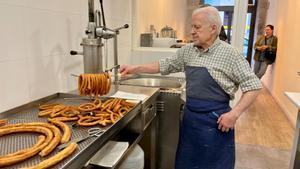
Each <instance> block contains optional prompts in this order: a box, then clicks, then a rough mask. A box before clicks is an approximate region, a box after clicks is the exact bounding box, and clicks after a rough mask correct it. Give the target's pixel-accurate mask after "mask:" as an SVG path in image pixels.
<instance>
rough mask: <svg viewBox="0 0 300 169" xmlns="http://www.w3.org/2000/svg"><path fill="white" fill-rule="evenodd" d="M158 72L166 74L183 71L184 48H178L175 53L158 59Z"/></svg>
mask: <svg viewBox="0 0 300 169" xmlns="http://www.w3.org/2000/svg"><path fill="white" fill-rule="evenodd" d="M159 68H160V73H161V74H162V75H167V74H170V73H176V72H183V71H184V49H183V48H180V49H178V50H177V52H176V54H175V55H173V56H171V57H167V58H164V59H160V60H159Z"/></svg>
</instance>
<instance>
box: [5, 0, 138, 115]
mask: <svg viewBox="0 0 300 169" xmlns="http://www.w3.org/2000/svg"><path fill="white" fill-rule="evenodd" d="M103 2H104V9H105V15H106V20H107V26H109V27H112V28H115V27H119V26H121V25H124V24H125V23H128V24H129V25H130V27H132V25H131V15H132V14H131V6H132V0H104V1H103ZM98 3H99V1H96V0H95V4H97V5H98ZM87 6H88V5H87V0H63V1H62V0H0V37H1V38H0V51H1V53H0V77H1V81H0V89H1V91H0V112H3V111H5V110H8V109H10V108H13V107H16V106H19V105H22V104H25V103H27V102H30V101H32V100H35V99H37V98H41V97H44V96H47V95H50V94H53V93H56V92H66V91H70V90H74V89H76V87H77V79H76V78H74V77H72V76H70V74H71V73H74V74H80V73H81V72H82V71H83V63H82V56H70V55H69V51H70V50H71V49H73V50H82V47H81V46H80V42H81V38H82V37H83V36H84V30H85V27H86V24H87V19H88V18H87ZM110 41H111V42H112V40H110ZM111 42H110V43H111ZM118 44H119V47H120V48H119V50H118V51H119V54H120V59H119V60H120V63H130V62H129V61H130V55H131V29H128V30H122V31H121V34H120V36H119V43H118ZM109 48H112V45H111V47H109ZM109 53H110V55H111V57H110V62H112V59H111V58H112V56H113V55H112V54H113V53H112V50H111V49H110V52H109Z"/></svg>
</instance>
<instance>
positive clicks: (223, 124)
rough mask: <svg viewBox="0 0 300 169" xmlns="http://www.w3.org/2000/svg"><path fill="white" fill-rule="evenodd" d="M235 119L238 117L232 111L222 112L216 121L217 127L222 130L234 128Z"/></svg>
mask: <svg viewBox="0 0 300 169" xmlns="http://www.w3.org/2000/svg"><path fill="white" fill-rule="evenodd" d="M237 119H238V117H237V116H236V115H235V114H234V112H232V111H230V112H227V113H224V114H222V115H221V116H220V117H219V119H218V121H217V123H218V124H219V126H218V129H219V130H221V131H222V132H228V131H229V130H230V129H234V125H235V122H236V120H237Z"/></svg>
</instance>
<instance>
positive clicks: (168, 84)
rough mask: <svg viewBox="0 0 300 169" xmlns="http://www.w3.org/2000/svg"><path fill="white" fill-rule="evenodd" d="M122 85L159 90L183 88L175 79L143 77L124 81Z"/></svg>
mask: <svg viewBox="0 0 300 169" xmlns="http://www.w3.org/2000/svg"><path fill="white" fill-rule="evenodd" d="M120 84H123V85H132V86H145V87H158V88H180V87H181V86H182V84H181V83H180V82H179V81H178V80H175V79H162V78H154V77H141V78H136V79H127V80H122V81H121V82H120Z"/></svg>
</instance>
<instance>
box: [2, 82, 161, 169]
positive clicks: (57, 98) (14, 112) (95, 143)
mask: <svg viewBox="0 0 300 169" xmlns="http://www.w3.org/2000/svg"><path fill="white" fill-rule="evenodd" d="M118 90H120V91H125V92H131V93H139V94H145V95H147V96H148V97H147V98H146V99H145V100H143V101H142V102H140V103H139V104H137V105H136V106H135V107H134V108H133V109H132V110H131V111H130V112H128V113H127V114H126V115H125V116H124V117H123V118H121V119H120V120H119V121H118V122H117V123H115V124H114V125H111V126H110V127H107V128H106V129H107V130H106V132H105V133H103V134H102V135H101V136H100V137H93V138H89V139H88V140H86V141H84V142H82V143H79V148H78V150H77V151H76V152H75V153H74V154H72V155H71V156H70V157H68V158H67V159H65V160H63V161H62V162H60V163H59V164H58V165H56V166H54V167H52V168H64V169H65V168H66V169H74V168H81V167H82V166H84V165H85V163H86V162H87V161H88V160H89V159H90V158H91V157H92V156H93V155H94V154H95V153H96V152H97V151H98V150H99V149H100V148H101V147H102V146H104V145H105V143H106V142H107V141H109V140H110V139H112V138H113V137H114V136H116V135H117V134H118V132H119V131H120V130H122V129H123V128H124V127H126V126H127V124H129V123H130V122H131V121H132V120H133V119H134V118H135V117H136V116H138V115H139V114H140V113H141V112H142V110H144V109H145V108H147V105H149V104H150V103H151V102H152V101H155V99H156V96H157V95H158V91H159V89H157V88H145V87H137V86H134V87H133V86H125V85H122V86H112V89H111V91H110V93H109V95H111V94H114V93H115V92H116V91H118ZM72 93H73V94H63V93H57V94H54V95H51V96H47V97H45V98H42V99H39V100H36V101H33V102H30V103H27V104H25V105H22V106H19V107H17V108H14V109H11V110H8V111H5V112H3V113H0V119H1V118H7V119H8V121H9V123H20V122H32V121H40V122H46V121H47V118H39V117H38V116H37V113H38V105H39V104H42V103H48V102H59V103H66V104H70V105H72V104H79V103H83V102H86V101H84V100H82V99H79V100H78V99H77V100H76V99H74V100H72V99H70V100H66V99H64V98H74V97H75V98H76V97H79V96H78V95H76V94H74V92H72ZM109 95H108V96H109ZM83 98H84V97H83ZM69 125H70V124H69ZM87 130H88V127H79V128H75V129H73V133H72V138H71V140H72V139H75V138H77V137H80V136H85V135H87ZM36 137H37V135H30V134H20V135H8V136H5V137H1V138H0V155H5V154H7V153H11V152H14V151H17V150H20V149H24V148H27V147H30V146H32V145H33V144H34V142H35V140H36ZM20 143H21V144H20ZM57 152H58V150H55V151H54V152H52V153H51V154H50V156H52V155H53V154H55V153H57ZM42 160H43V159H42V158H41V157H39V156H37V155H36V156H34V157H33V158H30V159H28V160H26V161H24V162H22V163H18V164H16V165H13V166H9V167H8V168H20V167H27V166H32V165H34V164H37V163H38V162H39V161H42Z"/></svg>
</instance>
